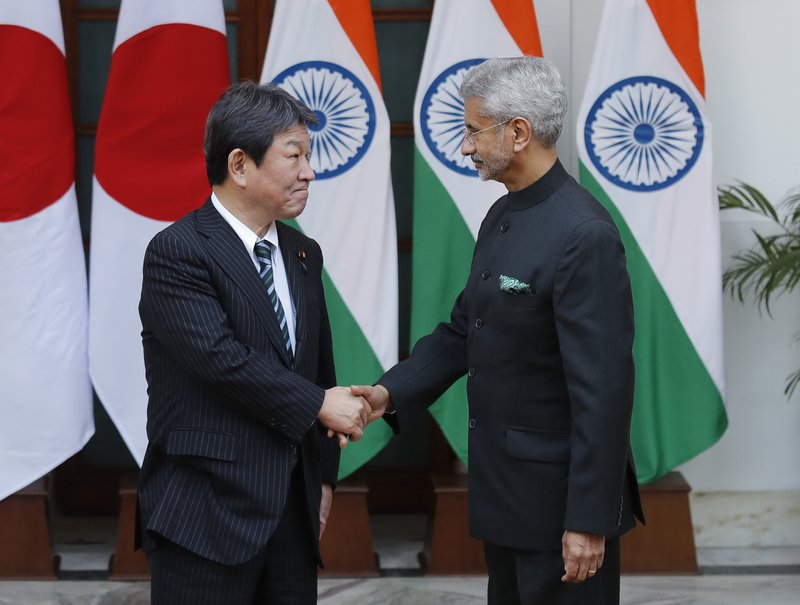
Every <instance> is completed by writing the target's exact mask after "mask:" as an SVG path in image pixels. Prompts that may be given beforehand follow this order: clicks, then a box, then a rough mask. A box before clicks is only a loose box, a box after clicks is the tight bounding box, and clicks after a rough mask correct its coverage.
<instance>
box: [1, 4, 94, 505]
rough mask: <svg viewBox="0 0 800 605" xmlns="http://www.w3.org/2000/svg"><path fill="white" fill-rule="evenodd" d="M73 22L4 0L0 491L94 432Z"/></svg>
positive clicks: (33, 475) (55, 11)
mask: <svg viewBox="0 0 800 605" xmlns="http://www.w3.org/2000/svg"><path fill="white" fill-rule="evenodd" d="M63 31H64V30H63V29H62V27H61V12H60V11H59V5H58V1H57V0H42V1H40V2H0V57H4V58H5V59H4V61H3V86H2V89H0V132H2V133H3V134H2V136H0V158H2V161H0V188H2V191H3V196H2V198H0V242H2V253H0V343H2V348H0V393H2V394H0V419H2V420H0V500H3V499H4V498H5V497H6V496H9V495H11V494H13V493H14V492H16V491H18V490H20V489H22V488H23V487H25V486H26V485H28V484H29V483H32V482H33V481H35V480H36V479H38V478H39V477H41V476H42V475H44V474H45V473H47V472H49V471H51V470H52V469H53V468H55V467H56V466H58V465H59V464H61V463H62V462H63V461H64V460H66V459H67V458H69V457H70V456H72V455H73V454H75V453H76V452H79V451H80V450H81V448H82V447H83V446H84V444H85V443H86V442H87V441H88V440H89V438H90V437H91V436H92V433H93V432H94V421H93V416H92V388H91V384H90V382H89V369H88V363H87V358H86V347H87V344H86V343H87V321H88V317H87V312H88V311H87V306H86V264H85V263H86V261H85V257H84V254H83V242H82V241H81V230H80V225H79V224H78V206H77V199H76V197H75V182H74V181H75V140H74V135H73V126H72V112H71V111H70V103H69V90H68V86H67V62H66V59H65V57H64V33H63Z"/></svg>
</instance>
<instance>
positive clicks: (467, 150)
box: [461, 137, 475, 155]
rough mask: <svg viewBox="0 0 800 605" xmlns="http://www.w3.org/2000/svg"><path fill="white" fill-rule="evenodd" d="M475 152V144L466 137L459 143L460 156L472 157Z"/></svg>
mask: <svg viewBox="0 0 800 605" xmlns="http://www.w3.org/2000/svg"><path fill="white" fill-rule="evenodd" d="M474 152H475V144H474V143H473V142H472V141H470V140H469V139H468V138H467V137H464V139H463V140H462V141H461V155H472V154H473V153H474Z"/></svg>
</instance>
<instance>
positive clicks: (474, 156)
mask: <svg viewBox="0 0 800 605" xmlns="http://www.w3.org/2000/svg"><path fill="white" fill-rule="evenodd" d="M469 158H470V159H471V160H472V161H473V162H482V161H483V158H482V157H481V155H480V154H479V153H473V154H472V155H471V156H469Z"/></svg>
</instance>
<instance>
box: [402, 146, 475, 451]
mask: <svg viewBox="0 0 800 605" xmlns="http://www.w3.org/2000/svg"><path fill="white" fill-rule="evenodd" d="M474 247H475V240H474V239H473V237H472V233H470V230H469V228H468V227H467V225H466V223H465V222H464V219H463V217H462V216H461V213H460V212H459V211H458V208H457V207H456V205H455V202H453V200H452V198H451V197H450V194H449V193H448V192H447V190H446V189H445V188H444V186H443V185H442V183H441V181H440V180H439V178H438V177H437V176H436V173H435V172H434V171H433V169H431V167H430V166H429V165H428V163H427V162H426V161H425V159H424V158H423V157H422V155H421V154H420V152H419V150H418V149H417V148H416V147H415V148H414V256H413V259H412V277H413V287H412V291H411V294H412V298H411V342H412V343H415V342H416V341H417V340H419V339H420V338H421V337H423V336H425V335H427V334H430V332H431V331H432V330H433V329H434V328H435V327H436V325H437V324H438V323H439V322H442V321H447V320H448V319H449V317H450V311H451V309H452V308H453V303H454V302H455V300H456V297H457V296H458V294H459V293H460V292H461V290H462V289H463V288H464V285H465V284H466V283H467V277H468V276H469V266H470V261H471V259H472V250H473V248H474ZM430 412H431V414H432V415H433V417H434V418H435V419H436V422H437V423H438V424H439V426H440V427H441V428H442V432H443V433H444V435H445V437H446V438H447V441H448V442H449V443H450V447H452V448H453V451H454V452H455V453H456V455H457V456H458V457H459V458H460V459H461V460H462V461H463V462H464V463H465V464H466V462H467V422H468V418H469V410H468V407H467V394H466V379H463V378H462V379H461V380H459V381H458V382H456V383H455V384H454V385H453V386H452V387H450V389H449V390H448V391H447V392H446V393H445V394H444V395H442V397H440V398H439V400H438V401H437V402H436V403H435V404H434V405H433V406H432V407H431V408H430Z"/></svg>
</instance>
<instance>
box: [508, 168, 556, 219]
mask: <svg viewBox="0 0 800 605" xmlns="http://www.w3.org/2000/svg"><path fill="white" fill-rule="evenodd" d="M568 177H569V175H568V174H567V171H566V170H564V167H563V166H562V165H561V162H560V161H559V160H558V159H556V163H555V164H553V166H552V167H551V168H550V170H548V171H547V172H545V173H544V175H543V176H542V177H541V178H540V179H539V180H537V181H535V182H534V183H531V184H530V185H528V186H527V187H525V189H520V190H519V191H514V192H510V193H509V194H508V208H509V210H524V209H526V208H530V207H531V206H535V205H536V204H538V203H539V202H543V201H544V200H546V199H547V198H548V197H550V196H551V195H553V192H554V191H555V190H556V189H558V188H559V187H560V186H561V184H562V183H563V182H564V181H566V180H567V178H568Z"/></svg>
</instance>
